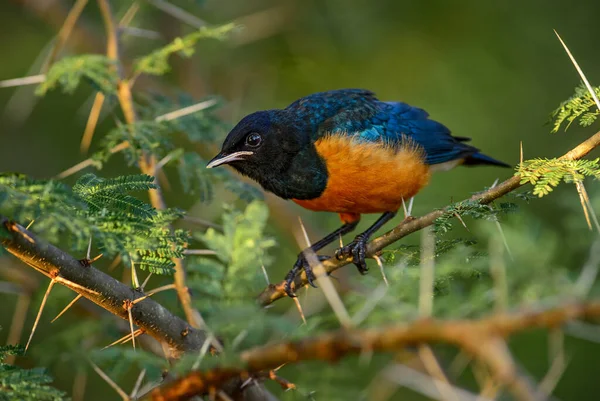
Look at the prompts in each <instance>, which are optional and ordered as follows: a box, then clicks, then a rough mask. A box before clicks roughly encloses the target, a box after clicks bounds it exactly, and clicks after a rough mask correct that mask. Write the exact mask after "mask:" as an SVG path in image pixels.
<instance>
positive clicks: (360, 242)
mask: <svg viewBox="0 0 600 401" xmlns="http://www.w3.org/2000/svg"><path fill="white" fill-rule="evenodd" d="M367 241H368V238H365V237H363V236H362V235H357V236H356V238H355V239H354V241H352V242H351V243H349V244H348V245H346V246H344V247H342V248H339V249H338V250H337V251H335V257H336V259H337V260H342V259H345V258H347V257H349V256H352V263H354V264H355V265H356V267H357V268H358V271H359V273H360V274H367V272H368V271H369V268H368V267H367V261H366V260H365V259H366V257H367Z"/></svg>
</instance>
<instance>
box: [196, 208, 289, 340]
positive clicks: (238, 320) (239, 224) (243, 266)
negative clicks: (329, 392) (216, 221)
mask: <svg viewBox="0 0 600 401" xmlns="http://www.w3.org/2000/svg"><path fill="white" fill-rule="evenodd" d="M267 218H268V209H267V206H266V205H265V204H264V203H263V202H260V201H253V202H251V203H250V204H248V206H247V207H246V209H245V210H244V211H243V212H242V211H239V210H236V209H234V208H233V207H231V206H226V207H225V213H224V214H223V222H222V225H223V231H222V232H219V231H217V230H215V229H213V228H209V229H208V230H207V231H206V233H204V234H201V233H197V234H196V235H195V237H196V238H197V239H198V240H200V241H201V242H202V243H203V244H205V246H206V247H207V248H208V249H210V250H213V251H215V253H216V257H197V258H188V259H187V266H188V272H189V278H188V286H189V287H190V288H191V289H192V291H193V292H194V293H195V294H197V296H196V299H198V300H199V302H198V304H197V307H198V308H199V309H200V311H201V312H202V313H203V316H205V318H206V319H207V322H208V324H209V326H210V327H211V328H213V329H214V330H216V331H217V332H218V333H219V335H220V336H224V338H226V339H228V340H229V342H226V344H231V342H232V341H233V339H234V338H235V337H237V336H238V335H239V334H240V332H241V331H246V332H247V333H248V332H249V333H251V334H249V335H248V338H249V340H248V341H250V343H251V344H258V343H259V341H261V339H265V338H268V336H269V335H271V334H272V331H273V330H275V331H278V332H279V331H284V332H289V331H290V330H291V328H293V327H294V325H291V327H290V322H286V321H285V320H283V319H282V318H281V317H279V316H276V315H271V314H268V313H266V310H265V309H263V308H261V307H260V306H259V305H257V304H256V303H255V302H254V297H255V296H256V294H257V293H258V292H259V291H260V290H261V289H262V288H264V286H265V277H264V274H263V268H265V269H266V268H268V266H269V265H270V263H271V261H272V257H271V256H270V255H269V254H268V250H269V249H270V248H272V247H273V246H274V245H275V241H274V240H273V239H272V238H269V237H266V236H265V235H264V229H265V226H266V223H267ZM265 336H266V337H265Z"/></svg>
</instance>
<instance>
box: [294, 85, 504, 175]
mask: <svg viewBox="0 0 600 401" xmlns="http://www.w3.org/2000/svg"><path fill="white" fill-rule="evenodd" d="M304 99H307V100H304V102H305V103H304V104H305V105H306V104H310V105H311V106H310V108H311V109H312V111H311V113H315V114H313V116H315V115H317V116H318V118H316V119H315V120H317V121H321V123H320V124H319V125H318V128H317V130H316V132H317V137H319V136H322V135H325V134H327V133H338V134H346V135H353V136H358V137H359V138H360V139H361V140H365V141H381V140H384V141H387V142H391V143H398V144H400V143H401V142H402V141H403V140H404V139H405V137H408V138H410V139H411V140H413V141H414V142H415V143H416V144H418V145H420V146H421V147H422V148H423V150H424V151H425V155H426V157H425V162H426V163H427V164H439V163H444V162H448V161H451V160H457V159H464V164H466V165H476V164H494V165H499V166H507V164H505V163H503V162H500V161H498V160H495V159H492V158H491V157H489V156H486V155H483V154H481V153H479V149H477V148H475V147H473V146H470V145H468V144H466V143H464V142H466V141H469V138H464V137H453V136H452V135H451V134H450V130H449V129H448V128H447V127H446V126H444V125H443V124H440V123H439V122H437V121H434V120H431V119H429V114H428V113H427V112H426V111H425V110H423V109H420V108H418V107H413V106H410V105H408V104H406V103H402V102H381V101H379V100H377V98H376V97H375V95H374V94H373V93H372V92H368V91H361V90H356V89H346V90H340V91H330V92H325V93H319V94H315V95H311V96H309V97H307V98H304ZM302 101H303V100H302V99H301V100H300V101H298V102H302ZM298 102H296V107H297V106H299V105H300V104H301V103H298ZM304 107H307V106H304Z"/></svg>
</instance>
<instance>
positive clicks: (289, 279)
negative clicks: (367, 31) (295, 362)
mask: <svg viewBox="0 0 600 401" xmlns="http://www.w3.org/2000/svg"><path fill="white" fill-rule="evenodd" d="M468 141H470V138H467V137H461V136H452V135H451V133H450V130H449V129H448V128H447V127H446V126H444V125H443V124H441V123H439V122H437V121H434V120H432V119H430V118H429V114H428V113H427V112H426V111H425V110H423V109H421V108H418V107H414V106H411V105H409V104H407V103H404V102H396V101H381V100H379V99H378V98H377V97H376V95H375V93H373V92H371V91H369V90H365V89H337V90H330V91H325V92H318V93H314V94H311V95H308V96H305V97H302V98H300V99H298V100H296V101H295V102H293V103H292V104H290V105H289V106H287V107H286V108H284V109H271V110H264V111H257V112H254V113H252V114H249V115H247V116H246V117H244V118H243V119H242V120H241V121H240V122H239V123H238V124H237V125H236V126H235V127H234V128H233V129H232V130H231V131H230V132H229V134H228V135H227V137H226V138H225V140H224V142H223V145H222V147H221V151H220V152H219V153H218V154H217V155H216V156H215V157H214V158H213V159H212V160H211V161H210V162H209V163H208V164H207V168H213V167H217V166H220V165H230V166H231V167H233V168H234V169H235V170H237V171H238V172H239V173H241V174H242V175H244V176H247V177H249V178H251V179H253V180H254V181H256V182H258V183H259V184H260V185H261V186H262V187H263V189H264V190H266V191H268V192H272V193H274V194H275V195H277V196H279V197H280V198H283V199H289V200H292V201H293V202H295V203H296V204H298V205H300V206H302V207H304V208H306V209H309V210H312V211H324V212H334V213H338V214H339V217H340V219H341V221H342V225H341V226H340V227H339V228H338V229H336V230H335V231H333V232H332V233H330V234H329V235H327V236H325V237H324V238H322V239H320V240H319V241H317V242H315V243H313V244H312V245H311V246H310V247H309V248H310V250H312V251H313V252H317V251H319V250H320V249H322V248H324V247H325V246H327V245H328V244H330V243H332V242H334V241H335V240H336V239H337V238H338V237H340V236H342V235H345V234H347V233H349V232H351V231H353V230H354V229H355V228H356V227H357V225H358V223H359V221H360V218H361V215H362V214H370V213H380V214H381V215H380V217H379V218H378V219H377V221H376V222H375V223H374V224H373V225H371V226H370V227H369V228H367V229H366V230H365V231H363V232H362V233H360V234H358V235H357V236H356V237H355V238H354V240H353V241H352V242H350V243H349V244H347V245H346V246H342V247H341V248H340V249H338V250H337V251H336V252H335V256H336V258H338V259H343V258H348V257H352V262H353V263H354V264H355V265H356V267H357V268H358V271H359V272H360V273H361V274H366V273H367V270H368V268H367V264H366V260H365V259H366V245H367V243H368V241H369V238H370V237H371V236H372V235H373V234H374V233H375V232H376V231H377V230H378V229H379V228H381V227H382V226H383V225H384V224H385V223H387V222H388V221H390V220H391V219H392V218H393V217H394V216H395V215H396V213H397V212H398V210H399V209H400V207H401V206H402V204H403V203H404V201H405V200H409V199H410V198H412V197H413V196H415V195H416V194H417V193H418V192H419V191H420V190H421V189H422V188H424V187H425V186H426V185H427V184H428V183H429V179H430V177H431V174H432V173H433V172H436V171H443V170H449V169H451V168H453V167H455V166H458V165H463V166H480V165H491V166H500V167H509V165H508V164H506V163H504V162H502V161H499V160H496V159H493V158H491V157H489V156H486V155H485V154H483V153H480V151H479V149H478V148H476V147H474V146H471V145H469V144H467V143H466V142H468ZM305 251H306V250H305ZM305 251H303V252H301V253H300V254H299V255H298V257H297V259H296V262H295V263H294V265H293V267H292V269H291V270H290V271H289V273H288V274H287V275H286V277H285V285H284V290H285V292H286V294H287V295H288V296H290V297H294V296H295V293H294V291H293V288H292V283H293V282H294V279H295V277H296V276H297V275H298V274H299V273H300V272H301V270H304V271H305V272H306V278H307V281H308V283H309V284H310V285H312V286H313V287H315V284H314V280H315V275H314V273H313V272H312V269H311V267H310V265H309V263H308V262H307V260H306V257H305V254H306V253H305ZM319 259H320V260H325V259H327V257H326V256H319Z"/></svg>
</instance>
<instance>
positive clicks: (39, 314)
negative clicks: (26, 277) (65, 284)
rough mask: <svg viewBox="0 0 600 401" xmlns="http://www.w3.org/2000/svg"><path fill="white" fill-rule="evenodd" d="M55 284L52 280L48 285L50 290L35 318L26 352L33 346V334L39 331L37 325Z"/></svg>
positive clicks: (47, 290)
mask: <svg viewBox="0 0 600 401" xmlns="http://www.w3.org/2000/svg"><path fill="white" fill-rule="evenodd" d="M55 283H56V280H54V279H52V280H50V284H48V288H47V289H46V293H45V294H44V298H43V299H42V303H41V304H40V309H39V310H38V314H37V316H36V317H35V322H34V323H33V327H32V328H31V334H29V340H27V345H25V351H27V349H29V344H31V339H32V338H33V333H35V330H36V329H37V325H38V323H39V322H40V317H41V316H42V312H43V311H44V306H46V301H47V300H48V297H49V296H50V291H52V287H54V284H55Z"/></svg>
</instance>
